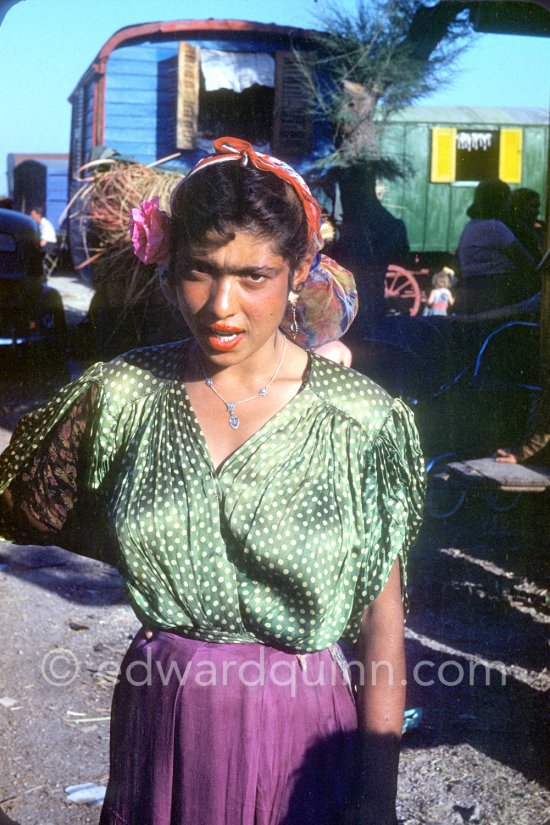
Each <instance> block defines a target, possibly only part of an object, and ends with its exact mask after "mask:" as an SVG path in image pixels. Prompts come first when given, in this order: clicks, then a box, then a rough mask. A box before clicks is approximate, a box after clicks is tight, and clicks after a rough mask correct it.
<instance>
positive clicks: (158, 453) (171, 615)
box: [0, 342, 423, 652]
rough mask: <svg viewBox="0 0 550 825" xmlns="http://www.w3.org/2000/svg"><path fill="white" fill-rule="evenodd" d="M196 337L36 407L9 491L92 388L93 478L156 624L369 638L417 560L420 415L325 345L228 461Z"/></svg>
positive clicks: (307, 644) (312, 641)
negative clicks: (326, 353) (385, 594)
mask: <svg viewBox="0 0 550 825" xmlns="http://www.w3.org/2000/svg"><path fill="white" fill-rule="evenodd" d="M187 347H188V344H186V343H185V342H183V343H177V344H171V345H165V346H161V347H151V348H148V349H144V350H135V351H133V352H131V353H127V354H126V355H125V356H121V357H120V358H117V359H115V360H114V361H112V362H110V363H109V364H104V365H101V364H97V365H95V366H93V367H91V368H90V369H89V370H88V371H87V372H86V373H85V374H84V375H83V376H82V377H81V378H80V379H79V380H78V381H76V382H74V383H73V384H72V385H70V386H69V387H67V388H65V389H64V390H63V391H62V392H61V393H60V394H59V395H58V396H57V398H55V399H54V400H53V401H51V402H50V403H49V404H47V405H46V406H45V407H43V408H42V409H41V410H39V411H37V412H36V413H31V414H30V415H29V416H27V417H26V418H25V420H24V422H23V423H22V426H21V427H20V428H19V431H18V434H17V437H16V438H14V439H13V441H12V444H11V445H10V448H9V449H8V451H6V453H5V454H4V456H3V457H2V458H1V459H0V489H3V488H4V487H6V486H7V485H8V484H9V483H10V480H11V479H12V478H13V477H14V476H15V475H16V474H17V469H18V467H21V466H23V465H24V463H25V461H26V459H27V458H28V456H30V455H31V454H32V450H33V449H36V446H35V445H36V444H37V443H39V442H40V441H42V440H43V439H44V438H46V437H47V433H48V432H49V431H50V430H51V428H52V426H53V425H54V424H56V423H57V422H59V421H60V420H62V418H63V416H64V414H66V412H67V410H68V409H69V408H70V407H71V405H72V404H73V403H74V401H75V399H77V398H78V397H80V396H81V394H82V393H83V392H84V391H85V390H86V389H87V388H89V387H91V386H94V387H95V388H96V390H97V392H96V394H95V395H96V397H95V411H94V415H93V419H92V421H91V422H90V428H91V433H90V434H91V437H90V443H91V448H90V450H91V453H90V468H89V476H88V478H87V479H86V480H85V481H83V482H82V483H86V484H87V485H88V486H89V487H91V488H93V489H96V490H98V491H100V492H101V493H102V495H103V497H104V500H105V501H106V502H107V508H108V519H109V522H110V524H111V527H112V530H113V532H114V533H115V535H116V539H117V545H118V548H119V560H120V565H119V566H120V570H121V573H122V575H123V576H124V578H125V580H126V584H127V589H128V594H129V598H130V600H131V603H132V605H133V607H134V609H135V611H136V613H137V615H138V617H139V618H140V619H141V620H142V621H146V622H148V623H149V624H151V625H153V626H156V627H159V628H163V629H172V630H176V631H177V630H180V631H181V632H184V633H185V634H186V635H189V636H192V637H194V638H198V639H204V640H206V641H219V642H250V641H263V642H266V643H273V644H277V645H281V646H284V647H286V648H291V649H293V650H296V651H302V652H311V651H315V650H320V649H323V648H325V647H327V646H328V645H330V644H331V643H332V642H335V641H337V640H338V639H340V638H344V639H346V640H347V641H349V642H352V643H353V642H354V641H355V640H356V638H357V635H358V633H359V626H360V620H361V616H362V613H363V611H364V609H365V607H366V606H367V605H368V604H370V603H371V602H372V601H373V600H374V599H375V598H376V596H377V595H378V594H379V593H380V592H381V590H382V588H383V587H384V584H385V581H386V579H387V577H388V575H389V572H390V570H391V567H392V565H393V563H394V561H395V559H396V558H399V559H400V560H401V562H402V563H403V564H402V572H403V576H404V572H405V568H404V559H405V554H406V550H407V548H408V546H409V545H410V543H411V541H412V540H413V538H414V536H415V533H416V530H417V527H418V524H419V522H420V512H421V506H422V495H423V468H422V459H421V454H420V449H419V444H418V439H417V435H416V431H415V429H414V424H413V422H412V416H411V413H410V410H408V408H407V407H405V406H404V405H403V404H402V403H401V402H400V401H392V399H391V398H390V397H389V396H388V395H387V394H386V393H385V392H384V391H383V390H382V389H381V388H380V387H379V386H377V385H376V384H374V383H373V382H372V381H370V380H369V379H368V378H366V377H365V376H363V375H360V374H359V373H356V372H354V371H353V370H350V369H347V368H345V367H341V366H338V365H336V364H334V363H332V362H331V361H327V360H326V359H324V358H321V357H319V356H316V355H312V356H311V370H310V373H309V379H308V381H307V382H306V383H305V385H304V387H303V388H302V390H301V391H300V392H299V393H298V395H297V396H296V397H295V398H294V399H293V400H292V401H291V402H290V403H289V404H287V405H286V406H285V407H284V408H283V409H282V410H280V411H279V412H278V413H277V414H276V415H275V416H274V417H273V418H272V419H271V420H270V421H268V422H267V424H265V425H264V426H263V427H262V428H261V429H260V430H259V431H258V432H257V433H256V434H255V435H253V436H252V437H251V438H250V439H249V440H248V441H247V442H245V444H243V445H242V446H241V447H240V448H239V449H238V450H237V451H236V452H235V453H233V455H232V456H231V457H230V458H229V459H228V460H227V461H226V462H225V463H224V464H223V466H222V468H221V470H219V471H218V472H216V471H215V469H214V466H213V464H212V461H211V458H210V455H209V452H208V448H207V445H206V442H205V439H204V436H203V434H202V431H201V429H200V426H199V424H198V421H197V419H196V417H195V414H194V411H193V409H192V407H191V404H190V402H189V399H188V397H187V395H186V392H185V387H184V386H183V384H182V383H181V380H180V376H181V375H182V371H183V366H184V359H185V357H186V352H187Z"/></svg>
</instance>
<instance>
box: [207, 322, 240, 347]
mask: <svg viewBox="0 0 550 825" xmlns="http://www.w3.org/2000/svg"><path fill="white" fill-rule="evenodd" d="M208 332H209V333H210V334H209V335H208V343H209V344H210V346H211V347H212V348H213V349H216V350H218V351H219V352H229V350H232V349H235V347H236V346H237V345H238V343H239V341H240V340H241V338H242V337H243V330H242V329H239V328H238V327H229V326H224V325H222V324H212V325H211V326H210V327H209V328H208Z"/></svg>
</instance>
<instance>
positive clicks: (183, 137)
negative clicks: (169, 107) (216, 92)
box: [176, 43, 200, 149]
mask: <svg viewBox="0 0 550 825" xmlns="http://www.w3.org/2000/svg"><path fill="white" fill-rule="evenodd" d="M199 83H200V49H199V48H198V47H197V46H191V45H190V44H189V43H180V44H179V50H178V103H177V113H176V147H177V148H178V149H194V148H195V141H196V138H197V129H198V123H199Z"/></svg>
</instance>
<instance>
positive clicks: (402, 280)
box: [384, 264, 421, 316]
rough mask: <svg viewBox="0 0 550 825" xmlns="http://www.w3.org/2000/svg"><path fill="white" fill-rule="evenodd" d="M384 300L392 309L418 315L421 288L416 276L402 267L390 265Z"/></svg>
mask: <svg viewBox="0 0 550 825" xmlns="http://www.w3.org/2000/svg"><path fill="white" fill-rule="evenodd" d="M384 298H385V299H386V302H387V303H388V305H389V306H390V308H391V309H393V310H395V311H397V312H399V313H402V314H404V313H408V314H409V315H411V316H412V315H417V314H418V310H419V309H420V301H421V298H420V287H419V286H418V282H417V280H416V278H415V277H414V274H413V273H412V272H410V271H409V270H408V269H403V267H401V266H396V265H395V264H390V266H389V267H388V271H387V272H386V278H385V282H384Z"/></svg>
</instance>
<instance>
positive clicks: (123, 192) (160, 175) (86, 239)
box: [67, 158, 183, 300]
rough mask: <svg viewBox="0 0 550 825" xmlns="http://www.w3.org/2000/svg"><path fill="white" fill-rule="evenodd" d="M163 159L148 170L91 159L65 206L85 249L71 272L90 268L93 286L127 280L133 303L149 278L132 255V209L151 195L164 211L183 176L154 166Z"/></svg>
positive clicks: (144, 268) (147, 269) (110, 159)
mask: <svg viewBox="0 0 550 825" xmlns="http://www.w3.org/2000/svg"><path fill="white" fill-rule="evenodd" d="M165 160H166V158H163V159H162V160H160V161H157V162H156V164H152V165H150V166H144V165H142V164H140V163H130V162H127V161H119V160H114V159H112V158H102V159H100V160H96V161H92V162H91V163H88V164H86V165H85V166H83V167H82V168H81V169H80V170H79V171H80V174H81V176H80V180H81V181H82V184H83V185H82V186H81V187H80V189H79V190H78V191H77V192H76V194H75V195H74V197H73V198H72V200H71V202H70V203H69V206H68V208H67V212H68V214H69V217H70V221H71V223H72V225H73V227H74V226H76V227H77V228H78V235H79V237H80V241H81V246H82V249H83V250H84V255H83V257H84V260H82V261H80V262H79V263H78V264H76V268H77V269H83V268H84V267H87V266H90V265H92V264H93V271H94V281H95V282H97V281H98V280H104V279H111V278H116V279H119V278H121V277H123V278H128V277H129V276H130V277H129V284H128V286H127V292H128V295H127V299H128V300H135V299H136V297H137V296H138V293H139V292H140V291H141V290H140V288H139V287H140V285H141V286H143V285H144V283H146V282H149V281H150V280H151V267H145V266H144V265H143V264H141V263H140V262H139V261H138V260H137V258H135V257H134V255H133V253H132V247H131V243H130V234H129V229H128V225H129V221H130V215H131V210H132V208H133V207H136V206H138V205H139V204H140V202H141V201H142V200H150V199H151V198H153V197H154V196H155V195H158V196H159V199H160V208H161V209H165V210H167V209H168V207H169V203H170V195H171V193H172V191H173V189H174V188H175V187H176V186H177V184H178V183H179V182H180V181H181V179H182V177H183V176H182V175H181V174H178V173H175V172H162V171H159V170H158V169H155V168H153V167H154V166H155V165H158V164H160V163H163V162H165Z"/></svg>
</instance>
